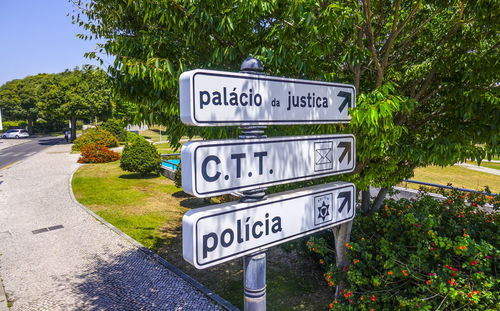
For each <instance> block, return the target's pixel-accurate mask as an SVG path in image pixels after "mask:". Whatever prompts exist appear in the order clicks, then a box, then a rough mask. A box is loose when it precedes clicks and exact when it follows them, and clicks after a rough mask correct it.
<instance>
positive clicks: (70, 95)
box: [0, 65, 113, 138]
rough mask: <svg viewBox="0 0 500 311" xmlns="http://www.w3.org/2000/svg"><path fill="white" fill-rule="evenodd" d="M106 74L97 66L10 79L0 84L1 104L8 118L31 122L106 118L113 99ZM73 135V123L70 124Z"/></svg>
mask: <svg viewBox="0 0 500 311" xmlns="http://www.w3.org/2000/svg"><path fill="white" fill-rule="evenodd" d="M112 98H113V97H112V92H111V89H110V84H109V83H108V76H107V75H106V73H105V72H104V71H103V70H101V69H98V68H94V67H92V66H88V65H85V66H83V68H81V69H79V68H75V69H73V70H66V71H64V72H62V73H58V74H38V75H36V76H28V77H26V78H24V79H19V80H13V81H9V82H7V83H5V84H4V85H3V86H2V87H0V107H2V108H3V111H4V112H5V115H6V117H7V118H10V119H17V120H19V119H21V120H23V119H27V120H28V127H29V131H30V132H31V126H32V123H33V122H35V121H36V120H37V118H39V117H41V118H43V119H45V120H48V121H55V120H61V119H66V120H68V119H69V120H71V121H72V124H76V119H90V118H93V117H99V118H101V119H106V118H107V117H109V116H110V115H111V113H112V109H113V100H112ZM72 129H73V131H72V132H73V133H72V138H73V137H75V130H76V127H75V126H73V127H72Z"/></svg>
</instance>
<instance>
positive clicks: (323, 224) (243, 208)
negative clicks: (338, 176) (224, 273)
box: [182, 182, 356, 269]
mask: <svg viewBox="0 0 500 311" xmlns="http://www.w3.org/2000/svg"><path fill="white" fill-rule="evenodd" d="M355 193H356V189H355V187H354V184H351V183H345V182H335V183H329V184H324V185H318V186H313V187H309V188H302V189H299V190H293V191H289V192H282V193H279V194H274V195H270V196H269V198H268V199H267V200H265V201H260V202H253V203H238V202H230V203H226V204H218V205H214V206H207V207H203V208H197V209H192V210H190V211H188V212H187V213H186V214H184V217H183V219H182V244H183V248H182V249H183V250H182V252H183V256H184V259H185V260H187V261H188V262H189V263H191V264H192V265H194V266H195V267H196V268H198V269H203V268H207V267H210V266H214V265H217V264H220V263H223V262H225V261H228V260H231V259H234V258H238V257H241V256H244V255H246V254H250V253H254V252H257V251H259V250H261V249H265V248H268V247H271V246H274V245H278V244H281V243H284V242H287V241H291V240H293V239H297V238H299V237H302V236H306V235H309V234H312V233H314V232H318V231H321V230H324V229H326V228H329V227H333V226H336V225H339V224H341V223H344V222H347V221H349V220H351V219H353V218H354V214H355V208H354V202H355Z"/></svg>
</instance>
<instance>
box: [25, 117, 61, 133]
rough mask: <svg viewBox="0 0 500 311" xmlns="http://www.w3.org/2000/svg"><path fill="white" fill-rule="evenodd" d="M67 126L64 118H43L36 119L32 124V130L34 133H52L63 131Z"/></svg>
mask: <svg viewBox="0 0 500 311" xmlns="http://www.w3.org/2000/svg"><path fill="white" fill-rule="evenodd" d="M67 126H68V124H67V122H66V121H65V120H61V119H55V120H51V121H50V122H47V121H45V120H37V121H36V123H35V124H34V125H33V131H34V132H35V133H44V134H47V133H54V132H63V131H64V129H65V128H66V127H67Z"/></svg>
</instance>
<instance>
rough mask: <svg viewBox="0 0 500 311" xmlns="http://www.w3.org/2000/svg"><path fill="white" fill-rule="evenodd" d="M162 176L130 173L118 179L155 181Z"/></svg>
mask: <svg viewBox="0 0 500 311" xmlns="http://www.w3.org/2000/svg"><path fill="white" fill-rule="evenodd" d="M159 176H160V174H153V173H149V174H139V173H129V174H122V175H120V176H118V178H122V179H155V178H158V177H159Z"/></svg>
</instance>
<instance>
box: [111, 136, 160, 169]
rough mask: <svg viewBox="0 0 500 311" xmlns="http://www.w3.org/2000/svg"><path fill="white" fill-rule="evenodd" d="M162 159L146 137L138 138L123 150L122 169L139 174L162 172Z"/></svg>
mask: <svg viewBox="0 0 500 311" xmlns="http://www.w3.org/2000/svg"><path fill="white" fill-rule="evenodd" d="M160 166H161V157H160V154H159V153H158V151H157V150H156V148H155V147H154V146H153V145H152V144H150V143H149V142H148V141H147V140H146V139H145V138H144V137H142V136H137V137H136V138H134V139H133V140H132V142H131V143H129V144H127V145H126V146H125V148H124V149H123V153H122V157H121V160H120V167H121V169H123V170H125V171H129V172H136V173H139V174H143V175H144V174H148V173H151V172H153V173H156V174H158V173H159V172H160Z"/></svg>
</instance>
